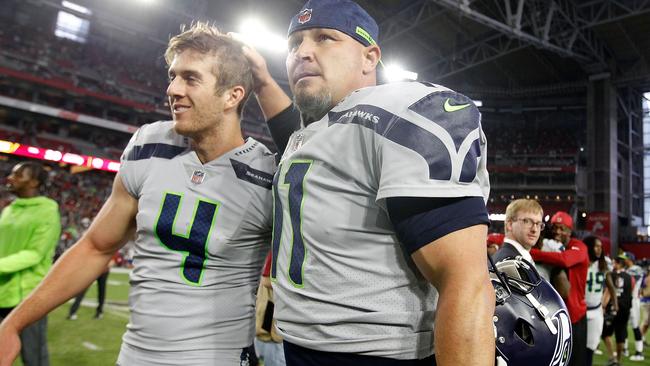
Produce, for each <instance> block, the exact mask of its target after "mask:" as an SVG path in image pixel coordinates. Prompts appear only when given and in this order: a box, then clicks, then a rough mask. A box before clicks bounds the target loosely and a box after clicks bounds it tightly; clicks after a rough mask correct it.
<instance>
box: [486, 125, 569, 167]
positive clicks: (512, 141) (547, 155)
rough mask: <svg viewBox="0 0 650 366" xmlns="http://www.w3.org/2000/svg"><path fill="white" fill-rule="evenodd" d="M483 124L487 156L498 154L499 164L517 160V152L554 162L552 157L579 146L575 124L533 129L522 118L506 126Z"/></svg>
mask: <svg viewBox="0 0 650 366" xmlns="http://www.w3.org/2000/svg"><path fill="white" fill-rule="evenodd" d="M524 126H526V127H525V128H524ZM482 127H483V130H484V132H485V134H486V135H487V137H488V149H489V153H488V157H490V156H491V157H495V158H496V157H498V158H499V162H500V163H501V162H506V161H505V160H502V159H510V160H516V159H517V157H516V156H517V155H541V156H542V157H540V158H541V159H543V160H544V161H543V162H542V161H539V163H542V164H544V163H550V164H553V165H556V164H557V162H554V161H555V160H556V159H554V157H560V156H572V155H576V154H577V153H578V151H579V148H580V136H581V134H580V132H581V131H580V130H578V129H576V128H575V127H567V126H564V127H561V126H558V127H557V128H549V126H546V125H544V126H543V127H539V128H535V126H534V125H531V124H529V123H525V122H524V121H522V122H521V124H520V125H519V126H509V127H508V126H504V124H502V123H489V122H486V123H483V125H482ZM513 162H514V161H513Z"/></svg>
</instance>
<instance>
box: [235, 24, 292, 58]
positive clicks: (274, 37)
mask: <svg viewBox="0 0 650 366" xmlns="http://www.w3.org/2000/svg"><path fill="white" fill-rule="evenodd" d="M232 35H233V36H234V37H235V38H237V39H239V40H240V41H242V42H244V43H247V44H249V45H251V46H253V47H255V48H259V49H265V50H269V51H274V52H284V51H286V50H287V40H286V38H285V37H282V36H280V35H278V34H273V32H271V31H269V29H268V28H267V27H266V25H264V23H262V22H261V21H260V20H259V19H255V18H249V19H246V20H245V21H244V22H242V24H241V27H240V28H239V33H235V32H232Z"/></svg>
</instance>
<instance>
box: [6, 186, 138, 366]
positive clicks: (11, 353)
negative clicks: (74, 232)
mask: <svg viewBox="0 0 650 366" xmlns="http://www.w3.org/2000/svg"><path fill="white" fill-rule="evenodd" d="M137 208H138V201H137V200H136V199H135V198H134V197H132V196H131V195H130V194H129V193H128V192H127V191H126V189H125V188H124V185H123V183H122V181H121V178H120V175H119V174H118V175H116V177H115V181H114V183H113V191H112V193H111V195H110V197H109V198H108V200H107V201H106V202H105V203H104V206H103V207H102V209H101V210H100V212H99V214H98V215H97V217H96V218H95V220H94V221H93V224H92V225H91V226H90V228H89V229H88V231H87V232H86V234H85V235H83V236H82V237H81V239H80V240H79V241H78V242H77V243H76V244H75V245H74V246H72V247H71V248H70V250H68V251H67V252H66V253H65V254H64V255H63V256H61V258H60V259H59V260H58V261H57V263H56V264H55V265H54V266H53V267H52V270H51V271H50V272H49V273H48V275H47V276H46V277H45V279H44V280H43V282H41V284H40V285H39V286H38V287H37V288H36V289H35V290H34V292H33V293H32V294H31V295H29V296H28V297H27V298H26V299H25V301H23V302H22V303H21V304H20V305H18V307H16V309H14V310H13V311H12V312H11V313H10V314H9V316H8V317H7V318H6V319H5V320H4V321H3V322H2V324H0V366H11V364H12V362H13V360H14V359H15V358H16V357H17V355H18V352H19V351H20V340H19V337H18V334H19V333H20V332H21V331H22V329H24V328H25V327H26V326H28V325H30V324H32V323H33V322H35V321H37V320H38V319H40V318H42V317H43V316H45V315H46V314H47V313H48V312H50V311H51V310H53V309H54V308H56V307H57V306H59V305H60V304H62V303H63V302H65V301H66V300H68V299H69V298H71V297H73V296H75V295H76V294H78V293H79V292H80V291H81V290H83V289H85V288H86V287H88V286H89V285H90V284H91V283H92V282H93V281H94V280H95V279H96V278H97V277H98V276H99V275H100V274H102V273H103V272H104V270H105V269H106V266H107V264H108V262H109V261H110V259H111V257H112V256H113V254H114V253H115V252H116V251H117V250H118V249H119V248H120V247H121V246H122V245H124V243H125V242H126V239H127V238H128V237H129V235H130V234H132V233H133V230H134V228H135V215H136V213H137Z"/></svg>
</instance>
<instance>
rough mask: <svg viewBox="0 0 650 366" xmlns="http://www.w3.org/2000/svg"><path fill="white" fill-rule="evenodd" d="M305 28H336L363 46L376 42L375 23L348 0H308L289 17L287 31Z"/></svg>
mask: <svg viewBox="0 0 650 366" xmlns="http://www.w3.org/2000/svg"><path fill="white" fill-rule="evenodd" d="M309 28H329V29H336V30H337V31H340V32H343V33H345V34H347V35H348V36H350V37H352V38H354V39H356V40H357V41H359V42H361V44H363V45H364V46H370V45H372V44H377V41H376V40H377V39H378V38H379V26H378V25H377V22H375V20H374V19H373V18H372V17H371V16H370V15H369V14H368V13H366V11H365V10H363V8H361V7H360V6H359V5H358V4H357V3H355V2H354V1H350V0H309V1H307V3H306V4H305V5H304V6H303V7H302V9H301V10H300V11H299V12H298V14H296V15H294V17H293V18H291V24H290V25H289V32H288V33H287V35H291V33H293V32H296V31H299V30H303V29H309Z"/></svg>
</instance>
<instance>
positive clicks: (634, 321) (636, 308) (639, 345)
mask: <svg viewBox="0 0 650 366" xmlns="http://www.w3.org/2000/svg"><path fill="white" fill-rule="evenodd" d="M625 256H626V258H627V259H625V268H626V269H625V271H626V272H627V273H628V274H629V275H630V276H631V277H632V279H634V287H633V288H632V309H630V326H631V327H632V332H633V333H634V351H635V352H634V354H633V355H631V356H630V360H631V361H643V360H644V359H645V357H644V356H643V335H642V334H641V287H642V286H643V277H644V275H645V272H644V271H643V268H641V267H640V266H638V265H637V264H636V263H635V262H634V261H635V259H636V257H635V256H634V253H631V252H625ZM625 352H626V356H627V342H626V343H625Z"/></svg>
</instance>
